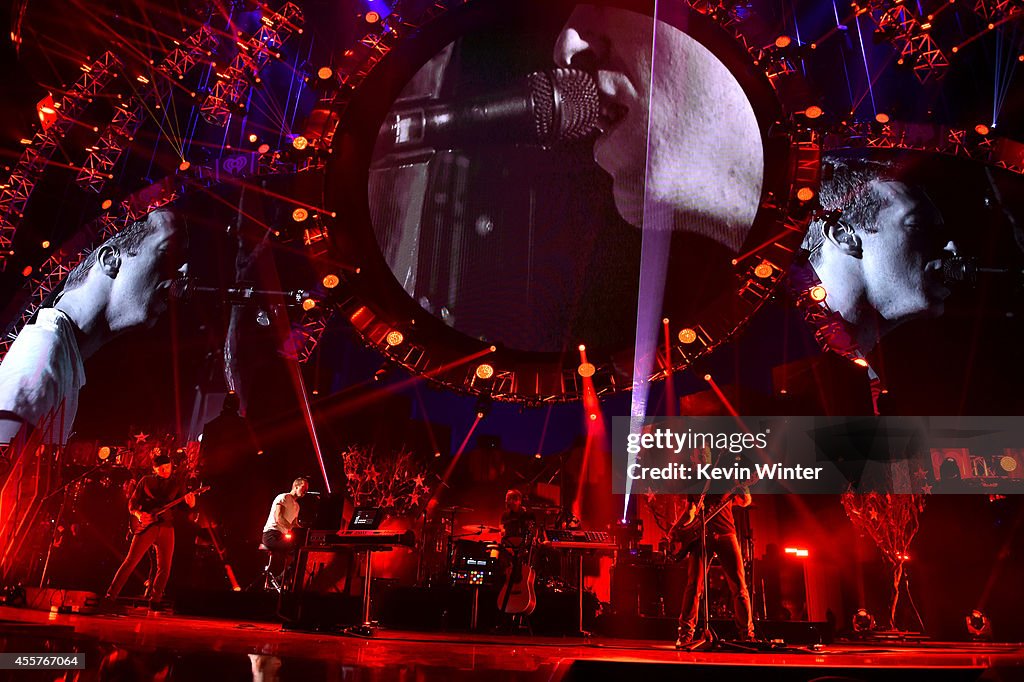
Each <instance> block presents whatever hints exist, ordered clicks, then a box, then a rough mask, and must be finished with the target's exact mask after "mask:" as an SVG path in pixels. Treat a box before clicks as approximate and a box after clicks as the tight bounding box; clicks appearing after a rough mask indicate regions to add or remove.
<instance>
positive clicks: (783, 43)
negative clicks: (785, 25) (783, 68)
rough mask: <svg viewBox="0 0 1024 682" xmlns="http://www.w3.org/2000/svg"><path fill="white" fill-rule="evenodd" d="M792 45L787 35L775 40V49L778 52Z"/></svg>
mask: <svg viewBox="0 0 1024 682" xmlns="http://www.w3.org/2000/svg"><path fill="white" fill-rule="evenodd" d="M792 43H793V39H792V38H790V37H789V36H787V35H781V36H779V37H778V38H776V39H775V47H777V48H779V49H780V50H782V49H785V48H787V47H789V46H790V45H791V44H792Z"/></svg>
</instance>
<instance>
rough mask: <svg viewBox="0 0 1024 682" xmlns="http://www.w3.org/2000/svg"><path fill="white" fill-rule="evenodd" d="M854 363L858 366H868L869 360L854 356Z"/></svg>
mask: <svg viewBox="0 0 1024 682" xmlns="http://www.w3.org/2000/svg"><path fill="white" fill-rule="evenodd" d="M853 364H855V365H857V366H858V367H867V366H868V361H867V360H865V359H864V358H854V360H853Z"/></svg>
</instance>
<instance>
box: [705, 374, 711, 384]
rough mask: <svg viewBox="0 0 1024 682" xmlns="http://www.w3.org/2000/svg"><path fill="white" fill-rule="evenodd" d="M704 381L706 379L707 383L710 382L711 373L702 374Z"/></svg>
mask: <svg viewBox="0 0 1024 682" xmlns="http://www.w3.org/2000/svg"><path fill="white" fill-rule="evenodd" d="M704 381H706V382H708V383H711V375H710V374H705V375H704Z"/></svg>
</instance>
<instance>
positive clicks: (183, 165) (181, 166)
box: [178, 161, 192, 173]
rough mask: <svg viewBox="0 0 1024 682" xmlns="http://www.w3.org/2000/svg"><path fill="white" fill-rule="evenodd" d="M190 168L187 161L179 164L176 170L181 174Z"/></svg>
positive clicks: (190, 165)
mask: <svg viewBox="0 0 1024 682" xmlns="http://www.w3.org/2000/svg"><path fill="white" fill-rule="evenodd" d="M191 167H192V164H191V163H189V162H188V161H182V162H181V163H180V164H178V170H180V171H181V172H182V173H184V172H185V171H187V170H188V169H189V168H191Z"/></svg>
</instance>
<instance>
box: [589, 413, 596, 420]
mask: <svg viewBox="0 0 1024 682" xmlns="http://www.w3.org/2000/svg"><path fill="white" fill-rule="evenodd" d="M590 421H592V422H596V421H597V415H596V414H594V413H593V412H591V413H590Z"/></svg>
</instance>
